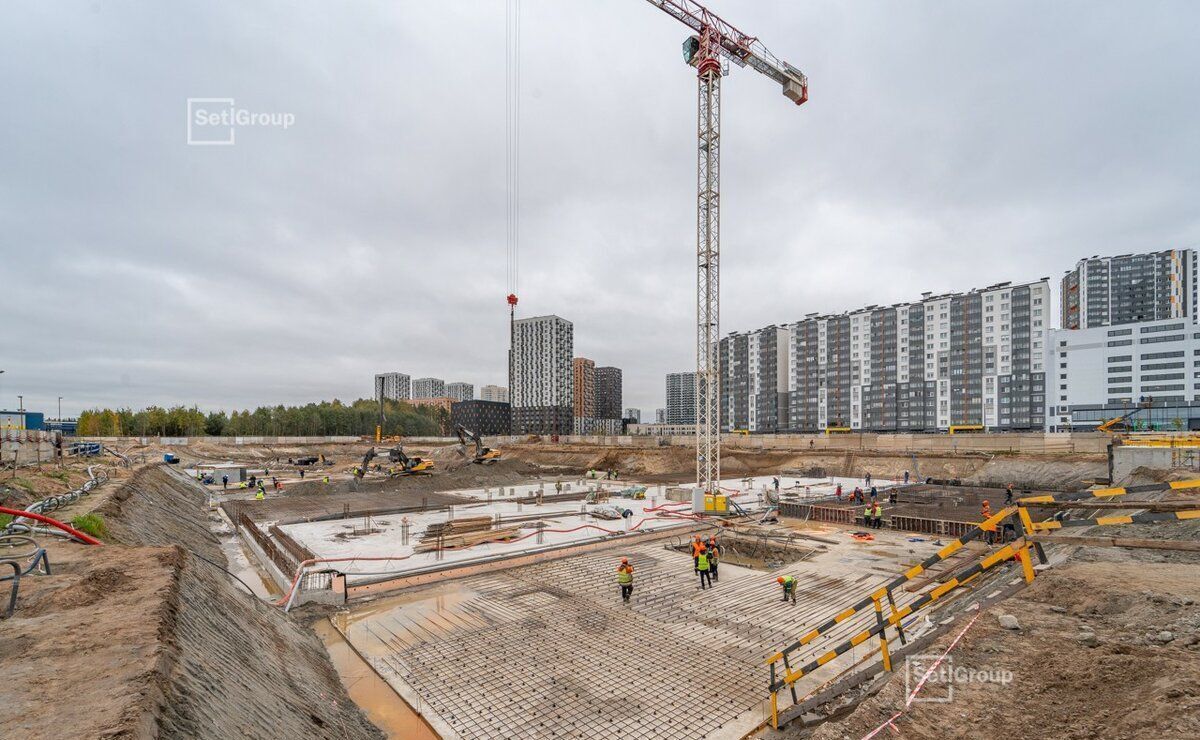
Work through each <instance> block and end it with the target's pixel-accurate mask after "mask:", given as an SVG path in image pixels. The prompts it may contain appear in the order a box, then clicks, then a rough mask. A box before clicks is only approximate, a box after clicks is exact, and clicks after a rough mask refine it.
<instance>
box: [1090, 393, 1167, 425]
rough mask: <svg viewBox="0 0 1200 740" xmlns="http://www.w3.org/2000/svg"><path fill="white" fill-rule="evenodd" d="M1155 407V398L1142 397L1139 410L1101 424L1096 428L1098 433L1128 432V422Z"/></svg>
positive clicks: (1138, 406)
mask: <svg viewBox="0 0 1200 740" xmlns="http://www.w3.org/2000/svg"><path fill="white" fill-rule="evenodd" d="M1153 405H1154V396H1140V397H1139V398H1138V405H1137V408H1135V409H1134V410H1133V411H1130V412H1128V413H1125V414H1121V415H1120V416H1117V417H1114V418H1112V419H1108V420H1106V421H1103V422H1101V423H1100V426H1098V427H1096V431H1097V432H1104V433H1105V434H1114V433H1115V432H1118V431H1128V428H1127V427H1128V425H1127V424H1126V422H1127V421H1129V420H1130V419H1132V418H1133V417H1135V416H1137V415H1138V414H1140V413H1141V412H1142V411H1143V410H1145V409H1148V408H1150V407H1151V406H1153Z"/></svg>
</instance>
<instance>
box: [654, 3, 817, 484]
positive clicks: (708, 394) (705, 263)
mask: <svg viewBox="0 0 1200 740" xmlns="http://www.w3.org/2000/svg"><path fill="white" fill-rule="evenodd" d="M648 2H649V3H650V4H651V5H654V6H655V7H657V8H659V9H660V10H662V11H664V12H665V13H667V14H668V15H670V16H671V17H673V18H675V19H676V20H678V21H680V22H682V23H684V24H685V25H687V26H688V27H690V28H691V29H692V30H694V31H696V35H695V36H692V37H690V38H688V39H687V40H686V41H684V44H683V50H684V58H685V59H686V60H687V62H688V64H690V65H692V66H694V67H695V68H696V78H697V82H698V104H697V112H698V121H697V159H696V181H697V182H696V185H697V187H696V191H697V196H696V380H695V384H696V385H695V388H696V486H697V488H700V489H702V490H703V491H704V492H705V493H716V492H717V488H718V487H719V486H720V480H721V407H720V402H719V400H720V395H721V388H720V384H721V358H720V354H719V348H720V341H721V320H720V319H721V300H720V297H721V296H720V293H721V291H720V278H721V270H720V266H721V76H722V75H723V74H724V70H723V69H722V64H721V62H722V59H728V60H729V61H732V62H733V63H734V64H737V65H738V66H740V67H746V66H748V67H750V68H751V69H753V70H755V71H756V72H759V73H760V74H762V75H764V76H766V77H769V78H771V79H772V80H774V81H775V82H777V83H779V84H780V85H782V87H783V94H784V96H785V97H787V98H788V99H789V100H791V101H792V102H794V103H795V104H796V105H800V104H802V103H804V102H805V101H807V100H808V78H807V77H805V76H804V74H803V73H801V72H800V71H799V70H798V69H796V68H795V67H793V66H792V65H790V64H788V63H787V62H784V61H782V60H780V59H778V58H777V57H775V55H774V54H772V53H771V52H769V51H767V49H766V48H765V47H764V46H763V45H762V44H761V43H759V41H758V39H757V38H755V37H753V36H749V35H747V34H744V33H742V32H741V31H739V30H738V29H737V28H735V27H734V26H733V25H731V24H730V23H728V22H726V21H725V20H723V19H721V18H720V17H719V16H717V15H716V14H715V13H712V12H710V11H709V10H708V9H707V8H705V7H704V6H703V5H700V4H699V3H696V2H693V1H692V0H648Z"/></svg>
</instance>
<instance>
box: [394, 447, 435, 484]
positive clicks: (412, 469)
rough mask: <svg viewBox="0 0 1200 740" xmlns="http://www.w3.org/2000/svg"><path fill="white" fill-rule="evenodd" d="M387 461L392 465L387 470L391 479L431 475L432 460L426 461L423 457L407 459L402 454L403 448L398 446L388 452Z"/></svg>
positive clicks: (407, 457)
mask: <svg viewBox="0 0 1200 740" xmlns="http://www.w3.org/2000/svg"><path fill="white" fill-rule="evenodd" d="M388 460H389V461H390V462H392V463H394V465H393V467H391V468H388V473H389V474H390V475H392V476H393V477H400V476H404V475H431V474H432V473H433V460H426V459H425V458H423V457H409V456H408V455H406V454H404V448H403V447H401V446H400V445H396V446H395V447H393V448H391V449H390V450H388Z"/></svg>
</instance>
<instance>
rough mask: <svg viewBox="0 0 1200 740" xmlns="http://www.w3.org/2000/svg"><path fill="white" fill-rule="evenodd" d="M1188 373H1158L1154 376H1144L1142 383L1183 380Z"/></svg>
mask: <svg viewBox="0 0 1200 740" xmlns="http://www.w3.org/2000/svg"><path fill="white" fill-rule="evenodd" d="M1185 376H1186V373H1157V374H1154V375H1143V376H1142V382H1143V383H1145V382H1146V381H1149V380H1183V379H1184V377H1185Z"/></svg>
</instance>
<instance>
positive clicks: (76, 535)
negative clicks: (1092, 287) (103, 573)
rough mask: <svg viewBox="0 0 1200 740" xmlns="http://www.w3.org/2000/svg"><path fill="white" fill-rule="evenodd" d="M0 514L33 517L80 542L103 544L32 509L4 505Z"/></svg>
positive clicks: (14, 516) (0, 509)
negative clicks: (22, 509) (26, 509)
mask: <svg viewBox="0 0 1200 740" xmlns="http://www.w3.org/2000/svg"><path fill="white" fill-rule="evenodd" d="M0 514H12V516H13V518H14V519H16V518H17V517H23V518H25V519H33V520H34V521H38V522H42V523H44V524H49V525H50V526H52V527H58V528H59V529H61V530H62V531H64V532H66V533H67V534H69V535H71V536H72V537H74V538H75V539H77V540H79V541H80V542H86V543H87V544H89V545H103V544H104V543H103V542H101V541H100V540H98V539H96V538H95V537H91V536H89V535H86V534H84V533H83V532H80V531H79V530H78V529H75V528H74V527H72V526H70V525H68V524H63V523H62V522H60V521H58V520H57V519H51V518H50V517H48V516H42V515H41V514H34V513H33V512H32V511H21V510H20V509H9V508H6V507H4V506H0Z"/></svg>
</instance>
